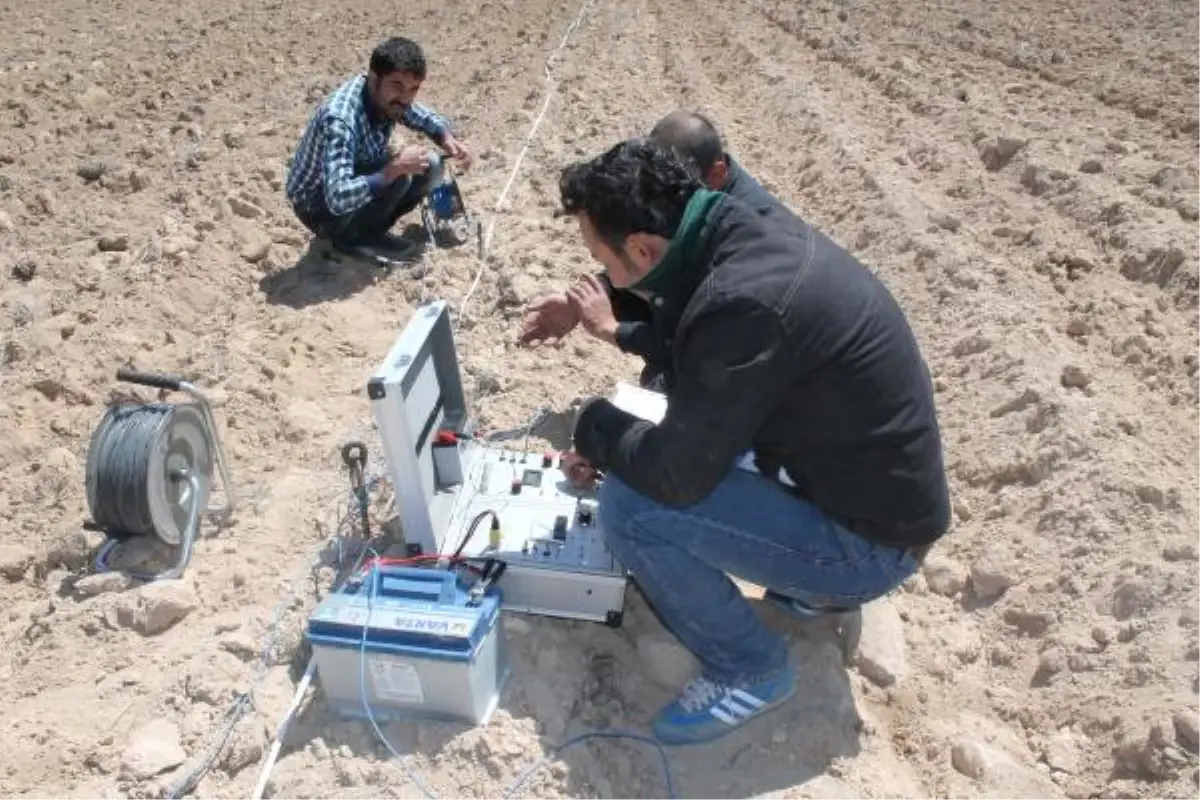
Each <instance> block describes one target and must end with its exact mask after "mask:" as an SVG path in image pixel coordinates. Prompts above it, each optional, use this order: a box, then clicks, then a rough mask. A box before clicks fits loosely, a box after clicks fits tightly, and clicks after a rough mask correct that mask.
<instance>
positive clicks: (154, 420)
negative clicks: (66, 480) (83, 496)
mask: <svg viewBox="0 0 1200 800" xmlns="http://www.w3.org/2000/svg"><path fill="white" fill-rule="evenodd" d="M173 409H174V406H173V405H171V404H168V403H154V404H138V403H125V404H122V405H120V406H116V407H114V408H113V409H112V412H111V414H110V416H109V418H108V419H107V420H106V422H105V423H104V424H103V425H101V427H100V428H99V429H98V430H97V432H96V441H95V442H94V443H93V447H94V448H95V457H94V459H93V458H91V457H89V459H88V460H89V467H93V468H94V471H92V470H89V471H92V474H93V475H94V480H93V481H89V486H88V488H89V490H91V491H89V493H88V501H89V505H90V506H91V513H92V520H93V522H94V523H95V524H96V526H97V527H100V528H102V529H103V530H105V531H106V532H107V533H108V534H109V535H110V536H112V537H113V538H116V539H125V538H128V537H130V536H157V535H158V534H157V532H156V529H155V525H154V515H153V511H152V510H151V506H150V488H149V478H150V470H151V469H152V468H153V467H152V464H151V460H152V455H153V453H154V450H155V447H156V445H157V443H158V442H159V441H160V437H161V436H162V434H163V431H164V428H165V427H166V425H167V423H168V422H169V421H170V418H171V412H172V411H173ZM89 456H90V454H89ZM89 477H92V476H89Z"/></svg>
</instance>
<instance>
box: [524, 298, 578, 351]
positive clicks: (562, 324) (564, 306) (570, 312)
mask: <svg viewBox="0 0 1200 800" xmlns="http://www.w3.org/2000/svg"><path fill="white" fill-rule="evenodd" d="M578 324H579V317H578V315H577V314H576V312H575V308H574V307H573V306H572V305H571V301H570V300H568V299H567V296H566V295H565V294H552V295H549V296H547V297H543V298H541V299H539V300H538V301H537V302H535V303H534V304H533V305H531V306H530V307H529V310H528V311H527V312H526V313H525V318H524V320H522V322H521V333H520V335H519V336H518V337H517V344H519V345H521V346H522V347H537V346H538V345H542V344H554V343H555V342H557V341H558V340H559V339H561V338H563V337H564V336H566V335H567V334H568V333H570V332H571V331H572V330H574V329H575V326H576V325H578Z"/></svg>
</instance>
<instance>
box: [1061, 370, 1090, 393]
mask: <svg viewBox="0 0 1200 800" xmlns="http://www.w3.org/2000/svg"><path fill="white" fill-rule="evenodd" d="M1059 382H1060V383H1061V384H1062V385H1063V387H1064V388H1066V389H1086V388H1087V386H1088V384H1090V383H1091V382H1092V376H1091V375H1089V374H1088V373H1087V372H1085V371H1084V369H1083V367H1077V366H1074V365H1068V366H1065V367H1063V371H1062V375H1061V377H1060V378H1059Z"/></svg>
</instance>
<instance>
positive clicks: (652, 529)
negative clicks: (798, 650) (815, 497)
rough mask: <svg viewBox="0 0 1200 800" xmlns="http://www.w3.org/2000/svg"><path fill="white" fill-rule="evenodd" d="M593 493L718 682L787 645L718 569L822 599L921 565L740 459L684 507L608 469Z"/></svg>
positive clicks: (643, 579) (821, 604)
mask: <svg viewBox="0 0 1200 800" xmlns="http://www.w3.org/2000/svg"><path fill="white" fill-rule="evenodd" d="M599 500H600V517H601V521H602V524H603V526H604V531H605V535H606V536H607V541H608V545H609V548H610V549H611V550H612V552H613V555H615V556H616V557H617V558H618V559H619V560H620V561H621V563H622V564H624V565H625V567H626V568H627V569H628V570H629V571H630V572H631V573H632V577H633V579H634V581H636V582H637V584H638V586H639V588H640V589H641V590H642V593H643V594H644V595H645V596H646V598H647V600H648V601H649V602H650V604H651V605H652V606H653V607H654V609H655V611H657V612H658V615H659V616H660V617H661V618H662V620H663V623H664V624H665V625H666V626H667V628H668V629H669V630H670V631H671V632H672V633H673V634H674V635H675V636H676V637H677V638H678V639H679V641H680V642H681V643H682V644H683V645H684V646H685V647H686V648H687V649H688V650H690V651H691V652H692V654H693V655H695V656H696V658H697V659H698V660H699V661H700V664H701V665H702V667H703V669H704V676H705V677H707V678H710V679H712V680H715V681H718V682H722V683H727V684H740V683H744V682H746V681H749V680H753V679H755V678H757V677H761V676H764V675H769V674H771V673H775V672H778V671H779V670H781V669H783V668H784V667H785V666H786V664H787V656H788V650H787V644H786V642H785V641H784V639H783V638H782V637H781V636H779V635H778V634H776V633H774V632H772V631H770V630H769V629H768V628H767V627H766V626H765V625H764V624H763V622H762V620H760V619H759V617H758V614H757V613H756V612H755V610H754V607H753V606H752V605H751V604H750V602H749V601H748V600H747V599H746V598H745V597H743V596H742V594H741V592H740V591H739V590H738V588H737V586H736V585H734V583H733V581H731V580H730V579H729V577H728V576H727V574H726V573H728V574H729V575H734V576H736V577H738V578H741V579H742V580H746V581H749V582H751V583H754V584H757V585H759V586H762V587H764V588H767V589H772V590H774V591H776V592H778V593H780V594H784V595H788V596H790V597H794V598H796V599H799V600H801V601H803V602H804V603H806V604H807V605H809V606H812V607H814V608H829V607H837V606H841V607H855V606H859V605H862V604H863V603H866V602H868V601H870V600H874V599H876V598H878V597H880V596H882V595H884V594H887V593H888V592H889V591H891V590H892V589H894V588H895V587H896V586H898V585H899V584H900V583H901V582H903V581H904V580H905V579H906V578H908V577H909V576H911V575H913V574H914V573H915V572H916V571H917V570H918V569H919V567H920V564H919V562H918V560H917V558H915V557H914V556H913V554H912V553H911V552H910V551H909V550H907V549H904V548H898V547H890V546H886V545H880V544H875V543H872V542H870V541H868V540H866V539H863V538H862V537H860V536H858V535H856V534H854V533H852V532H851V531H848V530H846V529H845V528H843V527H842V526H840V525H838V524H837V523H835V522H833V521H832V520H831V519H829V517H827V516H825V514H824V513H822V511H821V510H820V509H819V508H817V507H816V506H814V505H812V504H811V503H808V502H805V501H804V500H802V499H800V498H799V497H797V496H796V495H795V494H792V493H791V492H790V491H789V490H788V489H787V487H785V486H784V485H782V484H780V483H778V482H776V481H772V480H768V479H767V478H764V477H763V476H761V475H759V474H757V473H754V472H748V471H746V470H742V469H733V470H731V471H730V473H729V474H728V475H727V476H726V477H725V478H724V480H722V481H721V483H720V484H719V485H718V486H717V488H716V489H715V490H714V491H713V492H712V493H711V494H709V495H708V497H706V498H704V499H703V500H701V501H700V502H699V503H697V504H695V505H693V506H689V507H687V508H671V507H669V506H664V505H661V504H659V503H656V502H654V501H653V500H650V499H649V498H647V497H645V496H643V495H640V494H638V493H637V492H635V491H634V490H633V489H631V488H629V487H628V486H626V485H625V484H623V483H621V482H620V481H619V480H617V479H616V478H615V477H613V476H612V475H609V476H608V477H606V478H605V482H604V485H603V486H602V487H601V488H600V494H599Z"/></svg>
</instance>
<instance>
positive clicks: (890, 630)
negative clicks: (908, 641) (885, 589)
mask: <svg viewBox="0 0 1200 800" xmlns="http://www.w3.org/2000/svg"><path fill="white" fill-rule="evenodd" d="M855 661H856V663H857V666H858V671H859V672H860V673H862V675H863V676H864V677H866V678H867V679H868V680H870V681H871V682H872V683H874V684H875V685H877V686H880V687H883V688H887V687H889V686H893V685H895V684H896V683H897V682H898V681H899V680H901V679H902V678H903V677H904V675H905V673H906V672H907V670H908V665H907V657H906V654H905V640H904V624H903V623H902V622H901V620H900V615H899V614H898V613H897V612H896V609H895V607H893V606H892V604H891V603H889V602H888V601H886V600H879V601H876V602H874V603H868V604H867V605H865V606H863V609H862V638H861V640H860V641H859V645H858V652H857V657H856V659H855Z"/></svg>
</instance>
